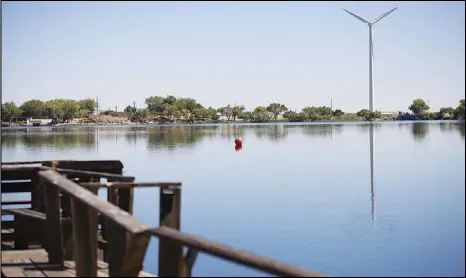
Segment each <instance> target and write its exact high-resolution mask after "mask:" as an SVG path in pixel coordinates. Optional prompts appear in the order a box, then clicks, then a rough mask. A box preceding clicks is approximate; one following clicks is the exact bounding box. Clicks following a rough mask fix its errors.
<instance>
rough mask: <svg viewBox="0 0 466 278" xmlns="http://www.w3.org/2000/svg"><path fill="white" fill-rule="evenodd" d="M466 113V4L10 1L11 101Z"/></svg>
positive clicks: (6, 32)
mask: <svg viewBox="0 0 466 278" xmlns="http://www.w3.org/2000/svg"><path fill="white" fill-rule="evenodd" d="M395 6H398V10H397V11H395V12H394V13H392V14H390V15H389V16H388V17H386V18H384V19H383V20H381V21H380V22H378V23H377V24H376V25H375V27H374V41H375V50H374V51H375V62H374V63H375V64H374V74H375V76H374V82H375V83H374V84H375V85H374V91H375V98H374V100H375V108H376V109H377V110H382V111H398V110H407V107H408V106H409V104H410V103H411V101H412V100H413V99H414V98H424V99H425V100H427V101H428V103H429V104H430V105H431V108H432V109H438V108H440V107H442V106H453V107H456V106H457V104H458V101H459V99H461V98H464V94H465V3H464V2H463V1H458V2H444V1H442V2H269V3H268V2H249V3H248V2H244V3H241V2H224V3H222V2H211V3H209V2H192V3H189V2H139V3H138V2H127V3H125V2H113V3H112V2H97V3H91V2H88V3H86V2H59V3H53V2H17V3H15V2H2V51H3V53H2V101H3V102H5V101H14V102H17V103H22V102H24V101H26V100H28V99H31V98H40V99H43V100H47V99H53V98H73V99H82V98H94V97H96V96H98V97H99V100H100V102H101V107H102V108H108V107H109V106H111V107H112V108H113V107H115V105H117V106H118V110H122V109H123V108H124V107H125V106H126V105H128V104H132V102H133V101H136V103H137V106H138V107H143V106H144V99H145V98H146V97H149V96H151V95H162V96H163V95H167V94H172V95H174V96H177V97H181V96H183V97H192V98H195V99H197V100H198V101H199V102H201V103H202V104H204V105H205V106H214V107H219V106H223V105H226V104H234V103H235V102H236V103H238V104H244V105H245V106H246V108H248V109H251V108H254V107H255V106H257V105H267V104H269V103H270V102H274V101H278V102H282V103H284V104H286V105H287V106H288V107H289V108H291V109H295V108H296V109H301V108H302V107H303V106H305V105H318V106H320V105H329V104H330V99H331V98H332V99H333V105H334V108H341V109H342V110H344V111H357V110H359V109H361V108H367V107H368V27H367V26H366V25H364V24H363V23H361V22H360V21H358V20H356V19H355V18H353V17H351V16H350V15H348V14H347V13H345V12H344V11H343V10H342V8H346V9H349V10H350V11H352V12H354V13H356V14H359V15H360V16H362V17H364V18H367V19H374V18H376V17H377V16H379V15H380V14H382V13H384V12H385V11H387V10H389V9H391V8H393V7H395Z"/></svg>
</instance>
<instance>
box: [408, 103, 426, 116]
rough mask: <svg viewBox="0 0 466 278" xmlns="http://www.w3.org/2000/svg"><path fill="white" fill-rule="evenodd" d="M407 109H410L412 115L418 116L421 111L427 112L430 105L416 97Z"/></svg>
mask: <svg viewBox="0 0 466 278" xmlns="http://www.w3.org/2000/svg"><path fill="white" fill-rule="evenodd" d="M408 109H409V110H411V112H412V113H413V114H414V115H416V116H418V117H419V116H421V115H422V114H423V113H426V112H428V111H429V109H430V107H429V105H427V103H426V102H425V101H424V100H423V99H420V98H418V99H415V100H413V103H412V104H411V105H410V106H409V107H408Z"/></svg>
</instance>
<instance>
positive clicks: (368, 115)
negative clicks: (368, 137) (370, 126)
mask: <svg viewBox="0 0 466 278" xmlns="http://www.w3.org/2000/svg"><path fill="white" fill-rule="evenodd" d="M356 115H357V116H358V117H362V118H363V119H364V120H365V121H372V120H375V119H380V118H381V117H382V113H381V112H379V111H373V112H372V111H370V110H368V109H362V110H360V111H359V112H358V113H356Z"/></svg>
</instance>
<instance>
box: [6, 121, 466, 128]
mask: <svg viewBox="0 0 466 278" xmlns="http://www.w3.org/2000/svg"><path fill="white" fill-rule="evenodd" d="M390 123H392V124H399V123H405V124H412V123H465V120H386V121H381V120H380V121H364V120H343V121H336V120H334V121H333V120H328V121H318V122H317V121H315V122H312V121H304V122H290V121H283V120H278V121H269V122H261V123H255V122H245V121H215V122H213V121H206V122H199V123H183V122H179V123H105V124H102V123H70V124H63V123H62V124H56V125H42V126H26V125H18V126H3V125H2V130H15V129H50V128H81V127H102V128H103V127H153V126H165V127H167V126H176V127H179V126H222V125H232V126H247V125H249V126H265V125H336V124H345V125H351V124H390Z"/></svg>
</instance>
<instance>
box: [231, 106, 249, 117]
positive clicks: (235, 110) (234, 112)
mask: <svg viewBox="0 0 466 278" xmlns="http://www.w3.org/2000/svg"><path fill="white" fill-rule="evenodd" d="M245 110H246V108H245V107H244V105H239V106H238V105H235V106H234V107H233V109H232V110H231V116H232V117H233V121H236V118H237V117H238V116H239V115H241V113H243V112H244V111H245Z"/></svg>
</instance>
